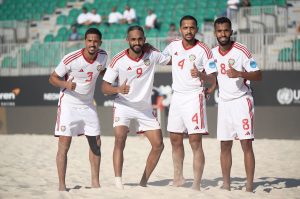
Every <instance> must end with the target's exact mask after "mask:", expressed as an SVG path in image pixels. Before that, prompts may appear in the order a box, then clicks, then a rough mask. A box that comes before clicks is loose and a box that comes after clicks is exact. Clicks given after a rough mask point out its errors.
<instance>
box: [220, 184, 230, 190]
mask: <svg viewBox="0 0 300 199" xmlns="http://www.w3.org/2000/svg"><path fill="white" fill-rule="evenodd" d="M221 189H224V190H227V191H230V185H224V184H223V185H222V186H221Z"/></svg>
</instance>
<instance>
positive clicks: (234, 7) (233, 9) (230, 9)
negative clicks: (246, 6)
mask: <svg viewBox="0 0 300 199" xmlns="http://www.w3.org/2000/svg"><path fill="white" fill-rule="evenodd" d="M239 3H240V1H239V0H227V17H228V18H229V19H231V20H234V21H236V17H237V12H238V9H239Z"/></svg>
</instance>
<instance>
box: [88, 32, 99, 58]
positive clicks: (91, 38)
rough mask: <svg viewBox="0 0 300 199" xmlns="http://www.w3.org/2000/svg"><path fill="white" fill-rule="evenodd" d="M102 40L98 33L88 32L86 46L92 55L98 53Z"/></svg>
mask: <svg viewBox="0 0 300 199" xmlns="http://www.w3.org/2000/svg"><path fill="white" fill-rule="evenodd" d="M100 45H101V40H100V38H99V36H98V35H97V34H88V35H87V36H86V39H85V48H86V49H87V52H88V53H89V54H90V55H94V54H95V53H97V50H98V49H99V47H100Z"/></svg>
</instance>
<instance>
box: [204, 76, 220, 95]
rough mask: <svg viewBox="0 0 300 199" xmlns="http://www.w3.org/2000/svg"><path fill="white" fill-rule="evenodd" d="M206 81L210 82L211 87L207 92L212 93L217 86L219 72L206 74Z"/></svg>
mask: <svg viewBox="0 0 300 199" xmlns="http://www.w3.org/2000/svg"><path fill="white" fill-rule="evenodd" d="M206 81H207V82H209V84H210V87H208V88H207V89H206V92H205V94H211V93H212V92H213V91H214V90H215V89H216V87H217V74H216V73H211V74H209V75H207V76H206Z"/></svg>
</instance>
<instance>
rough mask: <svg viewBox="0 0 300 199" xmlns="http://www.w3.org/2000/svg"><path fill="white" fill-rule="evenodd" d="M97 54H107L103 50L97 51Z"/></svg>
mask: <svg viewBox="0 0 300 199" xmlns="http://www.w3.org/2000/svg"><path fill="white" fill-rule="evenodd" d="M98 54H100V55H107V52H106V51H105V50H103V49H99V50H98Z"/></svg>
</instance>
